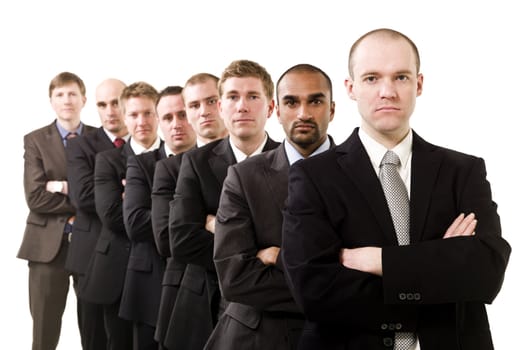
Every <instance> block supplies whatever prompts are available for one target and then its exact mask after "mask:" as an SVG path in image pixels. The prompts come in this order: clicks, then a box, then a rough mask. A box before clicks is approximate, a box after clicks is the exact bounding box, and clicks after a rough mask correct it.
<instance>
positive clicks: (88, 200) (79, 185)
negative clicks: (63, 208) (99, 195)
mask: <svg viewBox="0 0 527 350" xmlns="http://www.w3.org/2000/svg"><path fill="white" fill-rule="evenodd" d="M83 137H84V136H81V137H77V138H74V139H72V140H70V141H69V142H68V147H66V160H67V168H68V191H69V193H68V196H69V197H70V199H71V201H72V203H73V204H74V205H75V207H76V208H78V209H80V210H82V211H84V212H86V213H91V214H96V212H95V194H94V180H93V172H94V170H95V169H94V163H95V159H94V158H95V155H94V154H92V155H90V154H88V153H87V152H86V151H85V149H83V147H82V144H83V142H84V140H83Z"/></svg>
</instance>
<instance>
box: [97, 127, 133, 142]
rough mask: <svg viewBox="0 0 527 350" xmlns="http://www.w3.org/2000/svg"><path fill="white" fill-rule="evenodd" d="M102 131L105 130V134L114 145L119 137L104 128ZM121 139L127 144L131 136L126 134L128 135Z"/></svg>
mask: <svg viewBox="0 0 527 350" xmlns="http://www.w3.org/2000/svg"><path fill="white" fill-rule="evenodd" d="M102 129H103V130H104V133H105V134H106V136H108V138H109V139H110V141H112V143H113V142H114V141H115V139H116V138H117V136H115V135H114V134H112V133H111V132H110V131H108V130H106V129H105V128H102ZM121 138H122V139H123V140H125V141H126V142H128V140H129V139H130V134H126V135H124V136H122V137H121Z"/></svg>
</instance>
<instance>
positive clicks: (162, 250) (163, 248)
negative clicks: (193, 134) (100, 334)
mask: <svg viewBox="0 0 527 350" xmlns="http://www.w3.org/2000/svg"><path fill="white" fill-rule="evenodd" d="M182 158H183V153H179V154H177V155H174V156H172V157H170V158H166V159H163V160H160V161H158V162H157V163H156V169H155V172H154V182H153V184H152V213H151V214H152V229H153V232H154V240H155V242H156V246H157V252H158V253H159V254H160V255H161V256H164V257H166V258H167V260H166V267H165V272H164V274H163V282H162V289H161V302H160V305H159V314H158V319H157V324H156V333H155V339H156V340H157V341H158V342H160V343H161V344H163V345H164V344H165V342H168V343H169V344H170V343H176V342H177V340H175V339H173V336H172V335H173V332H171V329H170V328H169V322H170V317H171V315H172V310H173V308H174V303H175V301H176V297H177V293H178V290H179V285H180V283H181V279H182V278H183V273H184V272H185V267H186V266H187V265H186V264H184V263H181V262H178V261H176V260H175V259H173V258H172V256H171V253H170V240H169V237H168V216H169V209H170V206H169V203H170V201H171V200H172V199H173V198H174V193H175V192H176V182H177V178H178V174H179V168H180V166H181V160H182Z"/></svg>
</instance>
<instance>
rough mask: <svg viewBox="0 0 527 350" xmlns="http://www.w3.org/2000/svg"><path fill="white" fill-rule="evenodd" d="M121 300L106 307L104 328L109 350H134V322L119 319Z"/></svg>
mask: <svg viewBox="0 0 527 350" xmlns="http://www.w3.org/2000/svg"><path fill="white" fill-rule="evenodd" d="M120 303H121V300H120V299H119V300H118V301H117V302H116V303H114V304H111V305H104V306H103V307H104V328H105V329H106V337H107V345H106V349H107V350H132V349H133V327H132V325H133V324H132V322H131V321H128V320H124V319H122V318H120V317H119V306H120Z"/></svg>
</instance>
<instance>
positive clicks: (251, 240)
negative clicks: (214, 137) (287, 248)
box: [214, 166, 300, 312]
mask: <svg viewBox="0 0 527 350" xmlns="http://www.w3.org/2000/svg"><path fill="white" fill-rule="evenodd" d="M251 170H252V169H251ZM249 175H250V174H249ZM241 176H243V175H240V173H239V172H238V170H237V168H236V167H232V166H231V167H229V169H228V173H227V177H226V178H225V181H224V183H223V190H222V193H221V197H220V206H219V209H218V214H217V216H216V233H215V235H214V263H215V265H216V271H217V273H218V276H219V278H218V280H219V282H220V286H221V290H222V293H223V296H224V297H225V299H227V300H228V301H233V302H237V303H241V304H246V305H250V306H252V307H254V308H256V309H259V310H267V311H285V312H300V310H299V308H298V306H297V305H296V303H295V301H294V299H293V297H292V295H291V292H290V290H289V287H288V285H287V283H286V281H285V277H284V273H283V271H281V270H280V269H279V268H278V267H277V266H276V265H273V264H271V265H265V264H264V263H263V262H262V261H261V260H260V259H259V258H257V257H256V254H257V253H258V251H259V250H260V249H262V248H264V247H260V246H259V244H258V242H257V232H256V230H255V228H256V226H266V225H265V224H264V222H263V220H265V219H266V218H264V217H257V218H256V217H254V214H255V213H254V212H252V211H251V207H250V204H249V203H248V200H247V198H248V197H250V194H248V193H247V191H251V190H252V191H256V192H257V191H258V188H245V186H244V182H243V181H242V180H241ZM253 194H254V193H253ZM264 198H265V197H261V196H260V198H259V199H260V200H265V199H264ZM268 205H269V206H272V205H274V202H273V201H272V200H270V201H269V202H268ZM280 219H281V218H280ZM271 220H272V219H271ZM279 221H280V222H278V223H277V225H275V226H267V227H269V229H276V230H278V236H279V237H280V236H281V234H282V232H281V220H279Z"/></svg>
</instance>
